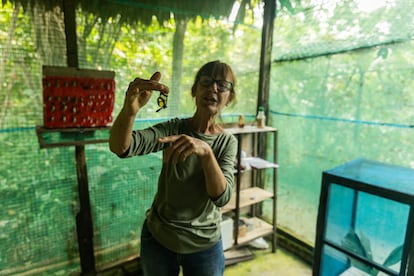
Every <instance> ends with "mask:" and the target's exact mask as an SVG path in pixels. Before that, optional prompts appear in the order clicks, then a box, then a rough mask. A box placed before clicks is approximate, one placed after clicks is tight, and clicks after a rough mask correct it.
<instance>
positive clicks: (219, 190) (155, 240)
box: [109, 61, 237, 276]
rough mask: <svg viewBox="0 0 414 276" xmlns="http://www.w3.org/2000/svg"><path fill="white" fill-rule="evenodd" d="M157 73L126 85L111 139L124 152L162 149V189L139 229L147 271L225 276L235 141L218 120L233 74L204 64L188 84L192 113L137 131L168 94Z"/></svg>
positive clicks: (230, 90)
mask: <svg viewBox="0 0 414 276" xmlns="http://www.w3.org/2000/svg"><path fill="white" fill-rule="evenodd" d="M160 78H161V74H160V73H159V72H156V73H154V74H153V75H152V77H151V78H150V79H149V80H144V79H140V78H136V79H135V80H134V81H133V82H131V83H130V84H129V87H128V90H127V92H126V96H125V101H124V105H123V107H122V109H121V111H120V113H119V115H118V116H117V118H116V120H115V121H114V124H113V126H112V129H111V134H110V138H109V146H110V149H111V151H112V152H114V153H115V154H117V155H118V156H120V157H131V156H137V155H144V154H148V153H151V152H156V151H160V150H163V164H162V169H161V172H160V176H159V179H158V190H157V193H156V195H155V198H154V201H153V204H152V206H151V208H150V209H149V210H148V211H147V213H146V220H145V222H144V225H143V228H142V233H141V254H140V258H141V264H142V268H143V271H144V275H149V276H153V275H156V276H161V275H178V274H179V270H180V266H181V267H182V270H183V274H184V275H197V276H199V275H206V276H207V275H208V276H212V275H222V274H223V271H224V254H223V248H222V241H221V236H220V219H221V215H220V207H222V206H224V205H225V204H226V203H227V202H228V201H229V200H230V197H231V194H232V190H233V167H234V160H235V156H236V150H237V141H236V139H235V138H234V137H233V136H232V135H231V134H228V133H226V132H225V131H224V130H223V129H222V128H221V127H220V126H219V125H218V124H216V118H217V117H218V116H219V115H220V113H221V111H222V109H223V108H224V107H225V106H226V105H228V104H229V103H231V102H232V101H233V100H234V98H235V90H234V85H235V82H236V80H235V75H234V73H233V71H232V69H231V67H230V66H229V65H227V64H226V63H223V62H220V61H212V62H209V63H207V64H205V65H204V66H202V67H201V68H200V70H199V71H198V73H197V75H196V77H195V81H194V84H193V86H192V89H191V94H192V96H193V97H194V99H195V104H196V111H195V113H194V115H193V116H192V117H190V118H185V119H179V118H175V119H171V120H169V121H166V122H163V123H159V124H156V125H154V126H152V127H149V128H147V129H143V130H133V129H132V127H133V123H134V120H135V117H136V114H137V113H138V112H139V110H140V109H141V108H142V107H143V106H144V105H145V104H146V103H147V102H148V101H149V99H150V97H151V95H152V91H153V90H157V91H160V92H161V93H163V94H165V95H168V93H169V89H168V87H167V86H165V85H163V84H162V83H160V82H159V80H160Z"/></svg>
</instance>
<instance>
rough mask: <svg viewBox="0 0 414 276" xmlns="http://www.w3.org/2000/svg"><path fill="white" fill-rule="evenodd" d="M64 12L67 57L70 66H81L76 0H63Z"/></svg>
mask: <svg viewBox="0 0 414 276" xmlns="http://www.w3.org/2000/svg"><path fill="white" fill-rule="evenodd" d="M62 2H63V14H64V21H65V35H66V58H67V65H68V66H69V67H75V68H78V67H79V61H78V44H77V35H76V12H75V0H63V1H62Z"/></svg>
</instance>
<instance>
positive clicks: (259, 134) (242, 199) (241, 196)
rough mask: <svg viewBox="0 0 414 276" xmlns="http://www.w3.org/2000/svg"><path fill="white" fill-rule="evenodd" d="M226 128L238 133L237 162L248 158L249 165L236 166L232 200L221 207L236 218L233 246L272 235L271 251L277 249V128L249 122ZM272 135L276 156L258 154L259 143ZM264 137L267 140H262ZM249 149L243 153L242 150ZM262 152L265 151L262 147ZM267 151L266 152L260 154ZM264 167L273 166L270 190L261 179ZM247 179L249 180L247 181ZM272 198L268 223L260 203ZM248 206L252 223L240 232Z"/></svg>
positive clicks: (260, 145)
mask: <svg viewBox="0 0 414 276" xmlns="http://www.w3.org/2000/svg"><path fill="white" fill-rule="evenodd" d="M226 131H228V132H230V133H232V134H233V135H235V137H236V138H237V140H238V151H237V163H236V164H242V162H245V161H247V160H249V161H247V164H248V165H249V166H248V169H245V170H242V169H241V168H240V166H236V169H235V191H234V194H233V197H232V198H231V200H230V202H229V203H228V204H227V205H226V206H224V207H223V208H222V213H223V214H226V215H228V214H232V215H233V216H232V217H233V218H234V227H233V246H240V245H243V244H246V243H249V242H251V241H253V240H255V239H257V238H260V237H263V236H268V235H271V236H272V237H271V243H272V252H275V251H276V191H277V168H278V165H277V129H275V128H272V127H264V128H257V127H254V126H246V127H244V128H237V127H234V128H226ZM271 135H272V136H273V147H274V152H273V160H272V161H269V160H266V159H265V156H259V155H260V154H259V152H260V150H259V147H265V146H266V144H267V142H266V141H267V139H268V138H269V136H271ZM263 141H265V142H263ZM245 150H246V151H248V153H247V156H246V157H242V151H245ZM261 152H266V150H265V149H263V148H262V151H261ZM261 155H264V154H261ZM264 170H273V176H272V178H273V183H272V185H271V187H272V189H271V191H269V190H265V188H264V186H265V185H264V183H263V182H262V180H263V179H265V177H263V176H262V175H261V172H262V171H264ZM246 180H247V184H246ZM267 200H271V201H272V222H271V223H268V222H266V221H264V219H263V218H261V216H260V213H261V204H262V203H263V202H264V201H267ZM245 209H249V211H248V212H247V213H248V217H247V219H248V221H249V222H250V223H251V224H252V225H251V229H248V230H247V231H246V233H245V234H243V235H240V233H239V225H240V220H241V219H242V216H241V211H242V210H245Z"/></svg>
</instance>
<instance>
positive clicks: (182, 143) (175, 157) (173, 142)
mask: <svg viewBox="0 0 414 276" xmlns="http://www.w3.org/2000/svg"><path fill="white" fill-rule="evenodd" d="M159 142H161V143H167V144H169V145H168V147H167V148H166V150H165V153H164V161H168V160H171V161H172V162H173V163H178V162H179V161H185V160H186V159H187V157H188V156H190V155H191V154H192V153H195V154H197V151H196V146H195V142H196V139H195V138H192V137H190V136H187V135H173V136H168V137H163V138H160V139H159Z"/></svg>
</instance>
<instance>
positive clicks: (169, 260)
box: [140, 221, 224, 276]
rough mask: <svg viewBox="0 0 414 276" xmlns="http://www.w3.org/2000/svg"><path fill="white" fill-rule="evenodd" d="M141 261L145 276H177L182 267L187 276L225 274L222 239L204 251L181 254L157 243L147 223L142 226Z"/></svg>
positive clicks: (218, 275) (217, 275)
mask: <svg viewBox="0 0 414 276" xmlns="http://www.w3.org/2000/svg"><path fill="white" fill-rule="evenodd" d="M140 260H141V266H142V270H143V272H144V275H145V276H177V275H178V274H179V271H180V266H181V267H182V269H183V274H184V275H187V276H222V275H223V272H224V253H223V244H222V240H221V238H220V240H219V242H217V243H216V244H215V245H213V246H212V247H211V248H209V249H206V250H204V251H200V252H196V253H190V254H179V253H175V252H173V251H171V250H169V249H167V248H165V247H164V246H162V245H161V244H160V243H159V242H157V241H156V240H155V239H154V238H153V237H152V235H151V233H150V231H149V230H148V228H147V223H146V221H145V222H144V225H143V226H142V233H141V256H140Z"/></svg>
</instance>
